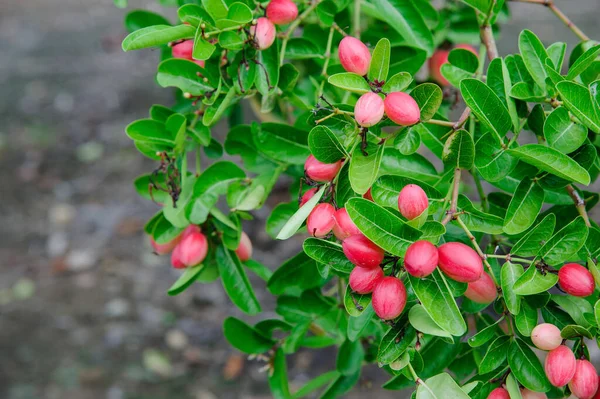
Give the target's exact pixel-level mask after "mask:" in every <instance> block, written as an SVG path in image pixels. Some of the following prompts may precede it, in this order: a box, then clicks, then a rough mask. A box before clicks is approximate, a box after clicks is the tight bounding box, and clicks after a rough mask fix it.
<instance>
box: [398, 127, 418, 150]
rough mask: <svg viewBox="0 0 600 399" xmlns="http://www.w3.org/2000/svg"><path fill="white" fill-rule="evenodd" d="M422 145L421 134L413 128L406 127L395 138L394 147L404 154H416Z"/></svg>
mask: <svg viewBox="0 0 600 399" xmlns="http://www.w3.org/2000/svg"><path fill="white" fill-rule="evenodd" d="M420 146H421V135H420V134H419V133H417V131H416V130H415V129H413V128H410V129H405V130H404V131H403V132H402V133H400V134H398V136H396V139H395V140H394V148H396V149H397V150H398V151H400V153H401V154H403V155H410V154H414V153H415V152H417V150H418V149H419V147H420Z"/></svg>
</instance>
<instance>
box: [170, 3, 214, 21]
mask: <svg viewBox="0 0 600 399" xmlns="http://www.w3.org/2000/svg"><path fill="white" fill-rule="evenodd" d="M177 16H178V17H179V19H180V20H181V22H187V23H189V24H190V25H193V26H198V25H200V24H201V23H202V22H204V23H206V24H209V25H214V21H213V19H212V17H211V16H210V15H209V14H208V13H207V12H206V10H205V9H204V8H202V7H200V6H199V5H198V4H184V5H183V6H181V7H179V9H178V10H177Z"/></svg>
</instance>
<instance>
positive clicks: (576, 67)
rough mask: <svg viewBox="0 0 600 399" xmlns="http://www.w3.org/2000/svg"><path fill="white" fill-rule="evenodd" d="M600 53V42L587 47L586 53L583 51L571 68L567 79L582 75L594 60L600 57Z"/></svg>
mask: <svg viewBox="0 0 600 399" xmlns="http://www.w3.org/2000/svg"><path fill="white" fill-rule="evenodd" d="M599 54H600V44H598V45H596V46H593V47H590V48H589V49H587V51H586V52H585V53H583V54H582V55H581V56H579V58H577V61H575V63H574V64H573V65H571V67H570V68H569V73H567V79H568V80H573V79H575V78H576V77H577V76H579V75H581V73H583V72H584V71H585V70H586V69H587V68H588V67H589V66H590V65H592V63H594V61H596V58H598V55H599Z"/></svg>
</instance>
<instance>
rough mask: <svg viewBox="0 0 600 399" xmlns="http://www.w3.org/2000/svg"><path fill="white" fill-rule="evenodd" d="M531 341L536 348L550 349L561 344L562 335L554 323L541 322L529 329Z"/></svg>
mask: <svg viewBox="0 0 600 399" xmlns="http://www.w3.org/2000/svg"><path fill="white" fill-rule="evenodd" d="M531 341H532V342H533V344H534V345H535V346H536V347H537V348H538V349H541V350H543V351H551V350H553V349H556V348H558V347H559V346H560V344H562V337H561V336H560V330H559V329H558V327H556V326H555V325H554V324H550V323H542V324H538V325H537V326H535V328H534V329H533V330H532V331H531Z"/></svg>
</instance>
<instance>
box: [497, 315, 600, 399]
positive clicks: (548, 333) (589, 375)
mask: <svg viewBox="0 0 600 399" xmlns="http://www.w3.org/2000/svg"><path fill="white" fill-rule="evenodd" d="M531 341H532V342H533V344H534V345H535V346H536V347H537V348H538V349H541V350H544V351H549V352H548V355H547V356H546V361H545V362H544V370H545V372H546V376H547V377H548V380H549V381H550V383H551V384H552V385H554V386H555V387H559V388H560V387H564V386H565V385H567V384H568V385H569V390H570V391H571V393H572V394H573V396H575V397H576V398H578V399H598V398H600V392H598V388H599V387H598V383H599V381H600V380H599V378H598V373H597V372H596V369H595V368H594V366H593V365H592V363H590V362H589V361H588V360H586V359H575V355H574V354H573V351H572V350H571V349H570V348H569V347H568V346H566V345H564V344H563V338H562V337H561V335H560V330H559V329H558V327H556V326H555V325H554V324H550V323H543V324H539V325H537V326H536V327H535V328H534V329H533V331H532V332H531ZM521 395H522V396H523V399H542V398H546V397H547V396H546V394H544V393H540V392H533V391H530V390H527V389H524V390H523V391H522V392H521ZM505 398H509V395H508V391H507V390H506V389H504V388H502V387H500V388H496V389H495V390H494V391H492V393H491V394H490V395H489V396H488V399H505Z"/></svg>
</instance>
